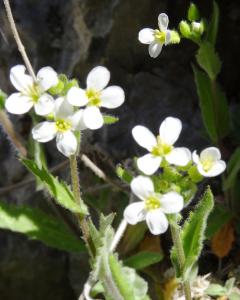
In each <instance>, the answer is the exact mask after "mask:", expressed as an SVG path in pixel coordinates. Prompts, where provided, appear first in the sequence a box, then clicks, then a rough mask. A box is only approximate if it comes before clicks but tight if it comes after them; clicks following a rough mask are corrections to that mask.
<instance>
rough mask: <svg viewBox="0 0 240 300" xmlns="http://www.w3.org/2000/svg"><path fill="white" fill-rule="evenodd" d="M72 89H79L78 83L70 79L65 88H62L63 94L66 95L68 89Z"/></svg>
mask: <svg viewBox="0 0 240 300" xmlns="http://www.w3.org/2000/svg"><path fill="white" fill-rule="evenodd" d="M72 87H79V85H78V81H77V80H76V79H72V80H70V81H68V82H67V83H66V84H65V87H64V93H65V94H67V92H68V91H69V90H70V88H72Z"/></svg>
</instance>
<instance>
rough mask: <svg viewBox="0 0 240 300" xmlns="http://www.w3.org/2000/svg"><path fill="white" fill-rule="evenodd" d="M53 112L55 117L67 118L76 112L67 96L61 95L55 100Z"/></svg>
mask: <svg viewBox="0 0 240 300" xmlns="http://www.w3.org/2000/svg"><path fill="white" fill-rule="evenodd" d="M53 112H54V115H55V118H57V119H66V118H67V117H69V116H71V115H72V114H73V113H74V109H73V106H72V105H71V104H70V103H68V101H67V100H66V99H65V98H63V97H59V98H57V99H56V100H55V103H54V109H53Z"/></svg>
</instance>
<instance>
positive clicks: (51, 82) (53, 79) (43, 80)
mask: <svg viewBox="0 0 240 300" xmlns="http://www.w3.org/2000/svg"><path fill="white" fill-rule="evenodd" d="M37 80H38V85H39V87H40V89H41V91H42V92H45V91H47V90H48V89H50V88H51V87H53V86H55V85H57V84H58V75H57V73H56V72H55V71H54V70H53V68H51V67H44V68H41V69H40V70H39V71H38V73H37Z"/></svg>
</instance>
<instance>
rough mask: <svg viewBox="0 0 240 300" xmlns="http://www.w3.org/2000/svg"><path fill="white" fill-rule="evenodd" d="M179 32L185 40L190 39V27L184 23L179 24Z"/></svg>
mask: <svg viewBox="0 0 240 300" xmlns="http://www.w3.org/2000/svg"><path fill="white" fill-rule="evenodd" d="M179 30H180V32H181V34H182V36H184V37H185V38H187V39H189V38H190V37H191V27H190V25H189V24H188V23H187V22H186V21H181V22H180V23H179Z"/></svg>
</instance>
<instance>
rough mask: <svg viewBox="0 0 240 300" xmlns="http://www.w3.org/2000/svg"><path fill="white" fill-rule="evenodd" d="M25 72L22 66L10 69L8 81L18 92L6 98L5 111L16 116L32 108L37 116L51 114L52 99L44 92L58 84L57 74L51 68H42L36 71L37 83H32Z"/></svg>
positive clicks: (31, 79)
mask: <svg viewBox="0 0 240 300" xmlns="http://www.w3.org/2000/svg"><path fill="white" fill-rule="evenodd" d="M25 71H26V68H25V66H23V65H17V66H15V67H13V68H11V71H10V80H11V82H12V84H13V86H14V87H15V88H16V89H17V90H18V91H19V92H18V93H13V94H12V95H10V96H9V97H8V98H7V100H6V103H5V107H6V109H7V111H9V112H10V113H12V114H17V115H18V114H24V113H26V112H28V111H29V110H30V109H31V108H32V107H33V106H34V109H35V112H36V114H38V115H41V116H44V115H47V114H49V113H51V111H52V109H53V106H54V99H53V97H52V96H51V95H49V94H48V93H46V91H47V90H48V89H50V88H51V87H53V86H55V85H56V84H57V83H58V76H57V73H56V72H55V71H54V70H53V69H52V68H51V67H44V68H42V69H40V70H39V71H38V73H37V81H36V82H34V80H33V78H32V77H31V76H30V75H27V74H25Z"/></svg>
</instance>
